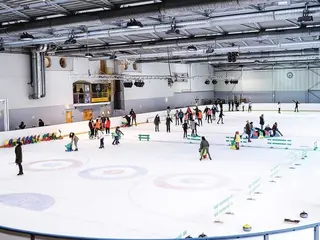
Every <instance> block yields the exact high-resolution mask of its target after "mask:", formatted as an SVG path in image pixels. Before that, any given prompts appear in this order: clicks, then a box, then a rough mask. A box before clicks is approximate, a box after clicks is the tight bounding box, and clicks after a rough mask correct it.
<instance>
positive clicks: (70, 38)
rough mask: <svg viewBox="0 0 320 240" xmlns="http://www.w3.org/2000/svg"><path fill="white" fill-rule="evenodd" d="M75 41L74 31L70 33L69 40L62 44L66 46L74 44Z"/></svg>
mask: <svg viewBox="0 0 320 240" xmlns="http://www.w3.org/2000/svg"><path fill="white" fill-rule="evenodd" d="M76 43H77V40H76V38H75V36H74V30H72V31H71V33H70V35H69V38H68V39H67V40H66V41H65V42H64V44H66V45H70V44H76Z"/></svg>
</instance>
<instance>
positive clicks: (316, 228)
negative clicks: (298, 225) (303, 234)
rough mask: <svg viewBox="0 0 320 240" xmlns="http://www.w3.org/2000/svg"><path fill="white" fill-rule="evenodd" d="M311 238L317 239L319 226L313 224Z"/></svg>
mask: <svg viewBox="0 0 320 240" xmlns="http://www.w3.org/2000/svg"><path fill="white" fill-rule="evenodd" d="M313 240H319V226H315V227H314V230H313Z"/></svg>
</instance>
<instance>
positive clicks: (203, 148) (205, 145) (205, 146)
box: [199, 136, 212, 161]
mask: <svg viewBox="0 0 320 240" xmlns="http://www.w3.org/2000/svg"><path fill="white" fill-rule="evenodd" d="M209 146H210V144H209V142H208V141H207V140H206V138H205V137H203V136H202V137H201V142H200V148H199V152H200V161H201V160H202V158H203V156H204V155H206V154H208V156H209V159H210V160H212V159H211V156H210V152H209Z"/></svg>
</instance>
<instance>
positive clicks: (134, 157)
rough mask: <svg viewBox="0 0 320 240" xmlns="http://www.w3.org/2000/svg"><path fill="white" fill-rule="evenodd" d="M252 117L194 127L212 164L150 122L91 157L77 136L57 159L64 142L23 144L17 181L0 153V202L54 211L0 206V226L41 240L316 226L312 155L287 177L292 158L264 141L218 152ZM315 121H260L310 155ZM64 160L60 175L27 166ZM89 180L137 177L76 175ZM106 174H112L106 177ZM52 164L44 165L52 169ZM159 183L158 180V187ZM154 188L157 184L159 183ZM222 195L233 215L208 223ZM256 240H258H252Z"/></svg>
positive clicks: (93, 148) (300, 235) (319, 213)
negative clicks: (42, 203)
mask: <svg viewBox="0 0 320 240" xmlns="http://www.w3.org/2000/svg"><path fill="white" fill-rule="evenodd" d="M259 114H260V113H256V112H254V113H250V114H248V113H246V112H245V113H242V112H237V113H225V115H226V116H225V124H224V125H221V124H220V125H217V124H215V123H214V124H208V123H204V126H203V127H200V128H199V129H198V132H199V134H200V135H204V136H206V138H207V139H208V140H209V142H210V143H211V147H210V151H211V155H212V158H213V160H212V161H209V160H205V161H202V162H200V161H199V154H198V148H199V145H198V144H190V143H188V142H187V141H185V140H183V139H182V138H181V137H182V131H181V126H174V125H173V126H172V132H171V133H166V132H165V125H164V124H163V123H162V125H161V126H160V131H161V132H160V133H154V132H153V124H144V125H139V126H138V127H132V128H123V129H122V130H123V132H124V134H125V136H124V137H123V139H122V140H121V144H120V145H119V146H112V145H111V141H112V140H111V137H106V139H105V142H106V148H105V149H103V150H100V149H98V146H99V143H98V140H88V138H87V136H81V137H80V142H79V152H71V153H66V152H64V145H65V144H66V143H67V142H68V140H59V141H53V142H45V143H40V144H35V145H28V146H23V151H24V162H23V164H24V167H25V175H24V176H23V177H17V176H16V175H15V174H16V171H17V167H16V166H15V165H14V150H13V149H0V158H1V161H0V189H1V192H0V195H2V194H11V193H42V194H46V195H49V196H52V197H53V198H54V199H55V204H54V205H53V206H52V207H50V208H49V209H47V210H45V211H42V212H36V211H31V210H25V209H21V208H19V207H10V206H7V205H5V204H1V203H0V213H1V214H0V216H1V217H0V225H2V226H7V227H12V228H18V229H23V230H31V231H36V232H42V233H49V234H59V235H68V236H81V237H104V238H175V237H177V236H178V235H179V233H180V232H183V231H184V230H187V231H188V232H189V233H190V234H191V235H192V236H193V237H196V236H197V235H199V234H200V233H202V232H205V233H206V234H207V235H208V236H225V235H234V234H242V233H243V231H242V225H244V224H246V223H248V224H250V225H252V227H253V230H252V232H260V231H268V230H275V229H283V228H289V227H293V226H299V225H305V224H309V223H314V222H318V221H319V222H320V203H319V200H318V199H319V197H320V193H319V191H315V190H316V189H317V183H318V182H319V180H320V170H319V169H320V168H319V166H320V161H319V152H310V153H309V154H308V158H307V159H306V160H303V161H302V160H301V161H300V162H299V163H301V164H302V165H301V166H297V167H296V169H294V170H292V169H289V165H288V163H289V162H290V159H289V155H290V154H292V153H293V152H295V151H296V150H283V149H270V148H268V147H267V145H266V142H265V140H253V143H252V144H250V146H251V147H243V148H241V150H240V151H233V150H230V149H229V147H227V146H226V145H225V139H224V137H225V136H233V134H234V132H235V131H237V130H238V131H240V132H242V130H243V126H244V124H245V121H246V120H250V121H253V122H254V123H255V125H257V124H258V117H259ZM319 116H320V115H319V114H317V113H314V114H310V113H308V114H307V113H298V114H294V113H284V114H281V115H278V114H275V113H269V112H267V113H266V114H265V119H266V122H267V123H269V124H270V126H271V125H272V124H273V122H275V121H276V122H278V125H279V129H280V130H281V132H282V133H283V134H284V135H285V137H288V138H289V139H292V140H293V142H294V146H293V148H295V149H299V148H300V146H309V147H312V146H313V143H314V141H316V140H319V139H320V138H319V134H320V130H319V127H318V123H319V119H320V117H319ZM139 133H146V134H150V135H151V141H150V142H139V141H138V140H137V135H138V134H139ZM52 159H56V160H57V159H58V160H59V159H60V160H65V159H71V160H77V161H80V162H81V166H78V167H76V168H69V169H65V170H54V169H50V165H47V167H46V168H47V170H48V171H34V170H35V168H37V167H40V168H43V166H42V165H41V164H32V163H34V162H37V161H48V163H54V161H52ZM277 164H280V165H281V171H280V174H279V175H281V177H282V178H281V179H277V183H270V182H269V180H270V178H269V177H268V175H269V171H270V169H271V168H272V167H274V166H275V165H277ZM106 166H109V167H111V168H110V169H109V170H108V169H103V170H101V171H96V172H95V174H96V175H97V176H104V177H109V176H111V177H118V176H119V177H122V176H128V175H130V174H131V173H133V171H134V170H132V169H125V168H122V167H121V166H137V167H141V168H144V169H146V170H147V174H145V175H141V176H137V177H134V178H124V179H120V180H119V179H118V180H115V179H111V180H110V179H109V180H91V179H86V178H83V177H80V176H79V175H78V174H79V172H81V171H83V170H86V169H89V168H96V167H106ZM112 166H115V167H113V169H112ZM54 167H55V166H54V165H52V168H54ZM260 176H261V177H262V187H261V189H259V191H261V192H262V194H261V195H257V196H255V198H256V201H247V200H246V198H247V191H248V185H249V184H250V183H251V182H252V181H253V180H255V179H256V178H257V177H260ZM160 177H162V179H165V177H167V178H166V179H165V180H167V181H168V183H169V184H172V185H174V186H178V187H184V188H185V189H168V188H163V187H159V186H158V185H156V183H157V181H156V179H158V178H160ZM158 180H159V179H158ZM160 180H161V179H160ZM228 194H233V195H234V201H235V204H234V206H233V208H232V212H234V215H232V216H228V215H225V216H223V222H224V223H223V224H215V223H213V206H214V205H215V204H216V203H218V202H219V201H221V200H222V199H223V198H224V197H226V196H228ZM302 211H307V212H308V213H309V218H308V219H306V220H302V221H301V222H300V224H296V225H290V224H285V223H283V219H284V218H292V219H299V213H300V212H302ZM312 232H313V231H312V230H304V231H301V232H295V233H288V234H284V235H277V236H271V237H270V239H272V240H274V239H275V240H287V239H288V240H289V239H290V240H298V239H303V240H308V239H312ZM254 239H261V238H254Z"/></svg>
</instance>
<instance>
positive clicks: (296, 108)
mask: <svg viewBox="0 0 320 240" xmlns="http://www.w3.org/2000/svg"><path fill="white" fill-rule="evenodd" d="M293 102H294V103H295V107H294V112H299V104H300V103H299V102H298V101H293Z"/></svg>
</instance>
